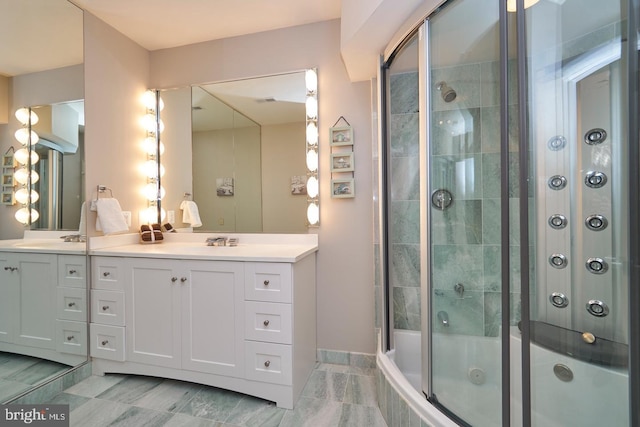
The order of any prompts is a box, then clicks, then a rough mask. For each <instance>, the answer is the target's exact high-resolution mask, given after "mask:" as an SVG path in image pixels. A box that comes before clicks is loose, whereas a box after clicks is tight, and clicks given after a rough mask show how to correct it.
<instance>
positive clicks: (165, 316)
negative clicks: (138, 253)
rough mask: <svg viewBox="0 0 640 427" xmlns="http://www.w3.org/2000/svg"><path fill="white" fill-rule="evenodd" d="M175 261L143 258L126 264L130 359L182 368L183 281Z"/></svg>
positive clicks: (128, 261)
mask: <svg viewBox="0 0 640 427" xmlns="http://www.w3.org/2000/svg"><path fill="white" fill-rule="evenodd" d="M174 265H175V261H168V260H162V259H158V260H154V259H143V258H131V259H128V260H127V262H126V264H125V275H126V277H125V310H126V318H127V327H126V338H127V345H126V352H127V360H129V361H132V362H140V363H148V364H151V365H158V366H166V367H171V368H179V367H180V330H179V328H180V280H179V279H178V277H177V276H176V275H175V274H174V268H173V266H174Z"/></svg>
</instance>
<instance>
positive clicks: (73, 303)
mask: <svg viewBox="0 0 640 427" xmlns="http://www.w3.org/2000/svg"><path fill="white" fill-rule="evenodd" d="M67 305H68V306H69V307H73V306H74V305H76V303H75V302H70V303H69V304H67Z"/></svg>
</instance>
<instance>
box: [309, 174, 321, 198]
mask: <svg viewBox="0 0 640 427" xmlns="http://www.w3.org/2000/svg"><path fill="white" fill-rule="evenodd" d="M307 194H308V195H309V197H311V198H313V197H318V178H316V177H315V176H310V177H309V179H307Z"/></svg>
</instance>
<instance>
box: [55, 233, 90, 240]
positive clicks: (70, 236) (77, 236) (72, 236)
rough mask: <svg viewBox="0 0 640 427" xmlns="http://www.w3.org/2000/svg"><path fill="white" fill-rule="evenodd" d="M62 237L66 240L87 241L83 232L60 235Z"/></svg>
mask: <svg viewBox="0 0 640 427" xmlns="http://www.w3.org/2000/svg"><path fill="white" fill-rule="evenodd" d="M60 238H61V239H63V241H65V242H86V241H87V238H86V236H83V235H81V234H68V235H66V236H60Z"/></svg>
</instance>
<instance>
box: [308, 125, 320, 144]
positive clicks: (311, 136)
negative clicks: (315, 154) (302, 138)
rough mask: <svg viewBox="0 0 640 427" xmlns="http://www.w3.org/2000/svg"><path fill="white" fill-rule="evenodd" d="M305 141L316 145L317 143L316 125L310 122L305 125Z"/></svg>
mask: <svg viewBox="0 0 640 427" xmlns="http://www.w3.org/2000/svg"><path fill="white" fill-rule="evenodd" d="M307 143H308V144H309V145H316V144H317V143H318V126H316V124H315V123H313V122H311V123H309V124H308V125H307Z"/></svg>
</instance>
